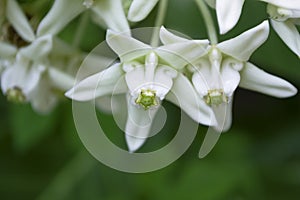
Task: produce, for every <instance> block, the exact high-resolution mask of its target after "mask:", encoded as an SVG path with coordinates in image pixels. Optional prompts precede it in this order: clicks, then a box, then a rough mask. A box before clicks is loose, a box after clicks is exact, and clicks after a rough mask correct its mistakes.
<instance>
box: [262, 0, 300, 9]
mask: <svg viewBox="0 0 300 200" xmlns="http://www.w3.org/2000/svg"><path fill="white" fill-rule="evenodd" d="M261 1H264V2H266V3H270V4H273V5H276V6H278V7H282V8H287V9H297V10H300V2H299V1H298V0H284V1H283V0H261Z"/></svg>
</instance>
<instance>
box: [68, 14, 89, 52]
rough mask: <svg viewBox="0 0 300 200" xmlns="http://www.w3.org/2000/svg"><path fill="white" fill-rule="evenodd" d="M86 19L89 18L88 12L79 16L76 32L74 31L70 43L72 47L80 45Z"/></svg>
mask: <svg viewBox="0 0 300 200" xmlns="http://www.w3.org/2000/svg"><path fill="white" fill-rule="evenodd" d="M88 20H89V13H88V12H85V13H84V14H83V15H82V16H81V18H80V21H79V24H78V27H77V30H76V33H75V36H74V39H73V43H72V46H73V47H75V48H77V47H78V46H79V45H80V42H81V39H82V36H83V34H84V32H85V30H86V25H87V22H88Z"/></svg>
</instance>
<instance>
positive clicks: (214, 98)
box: [204, 89, 228, 106]
mask: <svg viewBox="0 0 300 200" xmlns="http://www.w3.org/2000/svg"><path fill="white" fill-rule="evenodd" d="M204 99H205V102H206V103H207V104H208V105H210V106H212V105H220V104H222V103H227V101H228V99H227V97H226V95H225V94H224V91H223V90H222V89H214V90H208V94H207V95H206V96H205V97H204Z"/></svg>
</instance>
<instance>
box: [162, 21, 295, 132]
mask: <svg viewBox="0 0 300 200" xmlns="http://www.w3.org/2000/svg"><path fill="white" fill-rule="evenodd" d="M268 34H269V24H268V22H267V21H264V22H263V23H261V24H260V25H258V26H256V27H254V28H252V29H250V30H248V31H246V32H244V33H242V34H241V35H239V36H237V37H235V38H233V39H230V40H227V41H224V42H221V43H219V44H216V45H212V46H210V47H209V49H208V53H207V54H206V55H205V56H198V57H197V59H194V60H193V61H192V63H193V66H192V67H190V68H191V71H192V73H193V74H192V78H191V81H192V83H193V85H194V87H195V88H196V90H197V92H198V94H199V95H200V96H201V97H202V98H204V99H205V101H206V103H207V104H208V105H210V106H211V107H212V108H213V110H214V111H215V115H216V118H217V121H218V125H217V126H216V127H215V129H216V130H218V131H222V130H224V131H226V130H228V129H229V127H230V125H231V112H232V111H231V107H232V100H233V94H234V91H235V90H236V88H237V86H240V87H242V88H246V89H250V90H254V91H257V92H261V93H264V94H268V95H271V96H274V97H279V98H284V97H290V96H293V95H295V94H296V93H297V89H296V88H295V87H294V86H292V85H291V84H290V83H288V82H287V81H285V80H283V79H281V78H278V77H276V76H273V75H270V74H268V73H266V72H264V71H263V70H261V69H259V68H257V67H256V66H255V65H253V64H252V63H250V62H248V60H249V58H250V56H251V54H252V53H253V52H254V51H255V50H256V49H257V48H258V47H259V46H260V45H261V44H262V43H264V41H265V40H266V39H267V37H268ZM171 37H172V34H171V33H170V32H167V31H166V30H164V31H163V32H162V34H161V40H162V42H163V43H164V44H170V43H173V44H176V43H174V42H176V41H177V42H180V43H182V42H183V41H184V40H186V41H189V40H187V39H183V38H179V37H178V36H175V35H173V40H170V38H171ZM193 51H195V50H193ZM224 106H225V107H224ZM226 106H227V107H226Z"/></svg>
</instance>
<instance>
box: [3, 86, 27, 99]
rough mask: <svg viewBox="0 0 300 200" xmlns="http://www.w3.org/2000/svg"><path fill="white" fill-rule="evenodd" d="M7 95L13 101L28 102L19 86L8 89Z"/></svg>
mask: <svg viewBox="0 0 300 200" xmlns="http://www.w3.org/2000/svg"><path fill="white" fill-rule="evenodd" d="M6 97H7V100H8V101H11V102H14V103H25V102H26V97H25V95H24V94H23V92H22V90H21V89H20V88H19V87H14V88H11V89H8V90H7V92H6Z"/></svg>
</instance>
